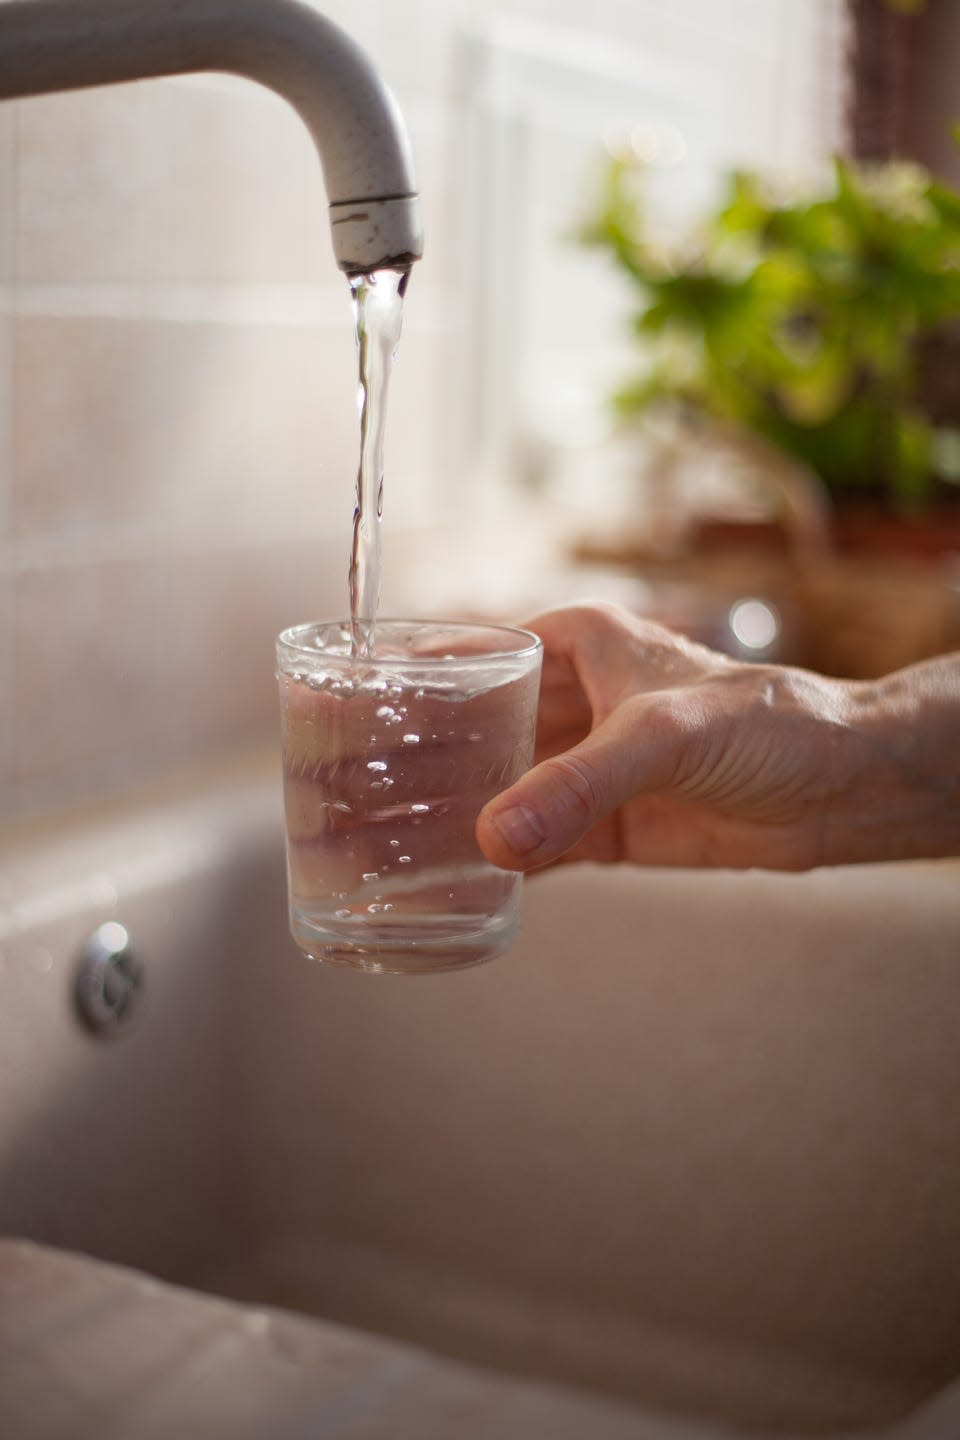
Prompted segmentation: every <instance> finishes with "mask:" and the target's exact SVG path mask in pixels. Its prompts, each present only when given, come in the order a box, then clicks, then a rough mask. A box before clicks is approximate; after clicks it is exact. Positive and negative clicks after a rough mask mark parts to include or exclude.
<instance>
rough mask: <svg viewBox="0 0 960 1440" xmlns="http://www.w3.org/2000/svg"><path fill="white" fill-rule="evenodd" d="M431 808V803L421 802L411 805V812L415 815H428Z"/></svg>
mask: <svg viewBox="0 0 960 1440" xmlns="http://www.w3.org/2000/svg"><path fill="white" fill-rule="evenodd" d="M429 809H430V806H429V805H420V804H417V805H411V806H410V811H411V813H412V814H414V815H426V814H427V812H428V811H429Z"/></svg>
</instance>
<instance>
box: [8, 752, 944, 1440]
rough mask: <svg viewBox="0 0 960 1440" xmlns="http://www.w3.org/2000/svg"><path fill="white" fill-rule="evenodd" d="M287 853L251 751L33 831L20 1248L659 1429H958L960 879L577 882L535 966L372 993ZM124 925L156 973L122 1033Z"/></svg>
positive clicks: (648, 877) (23, 844) (15, 887)
mask: <svg viewBox="0 0 960 1440" xmlns="http://www.w3.org/2000/svg"><path fill="white" fill-rule="evenodd" d="M281 837H282V830H281V819H280V789H279V781H278V777H277V776H276V775H275V774H274V772H273V768H272V765H271V766H267V767H264V766H261V765H258V764H256V763H250V764H248V765H245V766H244V767H243V768H242V769H241V768H239V767H238V766H237V765H232V766H230V767H229V768H228V769H225V770H224V771H223V772H221V773H219V774H210V775H207V776H204V777H203V778H202V780H198V778H197V777H196V776H191V777H187V778H185V779H184V782H183V784H182V786H180V787H177V786H167V787H166V788H165V791H164V793H163V794H162V795H153V796H150V795H146V796H144V797H143V798H142V799H141V800H139V801H138V802H137V803H135V804H129V805H124V806H115V807H113V808H112V809H111V810H102V811H99V812H97V813H94V814H91V815H87V816H76V817H74V818H73V819H71V820H70V821H69V823H64V824H60V825H53V824H49V823H48V824H45V825H42V826H37V827H34V828H33V829H32V830H26V831H24V830H21V831H20V832H18V833H17V834H16V835H14V836H10V837H9V838H8V840H7V842H6V844H5V847H4V849H3V850H2V852H0V905H2V909H0V984H2V989H3V1006H2V1011H0V1014H2V1019H0V1029H2V1043H0V1166H2V1170H0V1233H3V1234H6V1235H8V1236H17V1237H26V1238H28V1239H30V1240H33V1241H36V1242H40V1243H41V1244H43V1245H44V1246H49V1247H55V1248H57V1249H63V1250H70V1251H79V1252H82V1254H83V1255H86V1256H88V1257H95V1258H96V1259H98V1260H101V1261H112V1262H118V1263H120V1264H123V1265H126V1266H133V1267H136V1269H137V1270H139V1271H142V1272H147V1274H149V1275H150V1276H154V1277H159V1278H161V1279H164V1280H168V1281H172V1282H175V1283H177V1284H178V1285H183V1286H187V1287H190V1288H191V1289H192V1290H194V1291H204V1292H209V1293H211V1294H214V1295H217V1296H221V1297H227V1298H228V1299H230V1300H231V1301H234V1302H243V1303H246V1304H255V1305H257V1306H279V1307H282V1308H284V1309H286V1310H291V1311H296V1312H300V1313H301V1314H303V1315H307V1316H313V1317H321V1318H322V1319H323V1320H324V1321H325V1322H333V1323H334V1324H335V1325H339V1326H344V1327H350V1328H351V1330H361V1331H366V1332H368V1333H369V1334H371V1335H376V1336H378V1337H386V1338H387V1339H390V1340H394V1341H400V1342H403V1343H405V1344H408V1345H409V1344H412V1345H414V1346H417V1347H422V1348H423V1349H425V1350H426V1351H428V1352H430V1353H432V1354H434V1355H440V1356H443V1357H447V1358H448V1359H450V1360H452V1361H456V1362H467V1363H469V1364H472V1365H479V1366H482V1367H486V1369H487V1370H488V1371H489V1372H491V1373H494V1372H495V1373H497V1374H499V1375H501V1376H503V1375H509V1376H513V1377H523V1378H525V1379H528V1380H531V1381H536V1382H537V1383H545V1384H548V1385H557V1386H561V1387H567V1388H568V1389H570V1387H573V1389H571V1393H573V1390H576V1392H577V1393H579V1394H580V1396H581V1397H582V1396H588V1397H589V1396H593V1397H595V1398H597V1399H598V1400H599V1399H601V1398H602V1399H603V1400H604V1401H607V1402H611V1403H615V1404H616V1405H617V1406H620V1407H627V1408H628V1411H629V1413H635V1414H636V1416H637V1417H638V1418H637V1429H636V1434H637V1436H638V1437H640V1436H645V1435H647V1434H648V1433H649V1434H651V1435H652V1434H654V1433H657V1435H659V1434H660V1433H661V1432H660V1431H657V1432H654V1431H653V1430H649V1431H648V1430H644V1429H643V1428H642V1423H645V1422H642V1421H641V1417H642V1416H649V1415H654V1414H659V1415H673V1416H675V1417H676V1420H677V1423H678V1424H680V1423H681V1422H682V1423H683V1424H691V1425H696V1426H701V1427H703V1428H702V1429H696V1431H695V1432H694V1431H690V1432H687V1431H686V1430H685V1431H684V1432H683V1433H684V1434H685V1435H686V1434H687V1433H690V1434H694V1433H695V1434H696V1435H697V1436H698V1437H699V1436H700V1435H701V1434H703V1435H705V1436H706V1435H718V1436H719V1435H720V1434H723V1435H724V1436H726V1437H730V1436H732V1435H740V1434H744V1435H746V1434H751V1433H752V1434H757V1433H759V1434H763V1435H778V1434H779V1435H790V1436H799V1435H804V1436H807V1435H813V1434H830V1435H839V1434H844V1435H849V1434H852V1433H856V1434H858V1435H861V1434H862V1435H871V1436H876V1437H878V1440H879V1437H880V1436H883V1437H884V1440H887V1437H893V1436H894V1435H896V1436H901V1435H902V1436H903V1437H904V1440H908V1437H909V1440H914V1437H915V1436H916V1437H922V1440H940V1436H941V1435H942V1436H943V1437H944V1440H956V1436H957V1435H960V1396H958V1397H957V1403H956V1404H954V1405H952V1406H951V1405H950V1396H951V1393H952V1392H949V1389H948V1387H949V1385H950V1382H951V1381H952V1380H953V1379H954V1378H955V1377H956V1376H957V1375H958V1374H960V1287H958V1285H957V1279H956V1277H957V1275H958V1274H960V1206H958V1205H957V1200H956V1197H957V1195H958V1193H960V1110H958V1107H957V1103H956V1097H957V1095H958V1093H960V884H958V879H960V865H958V864H956V863H953V862H944V863H938V864H922V865H903V866H900V865H897V866H887V867H857V868H851V869H849V870H844V871H834V872H816V873H813V874H810V875H804V876H775V875H764V874H760V873H748V874H740V875H737V874H726V873H714V874H694V873H690V872H679V871H678V872H663V871H640V870H637V869H632V868H628V867H622V868H621V867H609V868H600V867H596V868H594V867H569V868H558V869H556V870H554V871H552V872H550V873H547V874H544V875H542V876H538V877H534V878H533V879H532V880H530V881H528V882H527V885H526V891H525V897H524V912H523V913H524V918H523V925H522V931H521V937H520V939H519V941H518V943H517V944H516V946H515V947H514V949H513V950H512V951H511V952H510V953H509V954H508V955H506V956H504V957H502V958H501V959H499V960H496V961H494V962H492V963H491V964H489V965H486V966H480V967H478V968H476V969H473V970H469V971H464V972H460V973H453V974H446V975H438V976H431V977H418V978H407V977H399V978H398V977H378V978H372V977H368V976H363V975H356V974H353V973H350V972H344V971H342V970H326V969H324V968H322V967H320V966H317V965H314V964H312V963H311V962H309V961H307V960H305V959H304V958H303V957H302V956H301V955H300V954H299V952H298V951H297V950H296V949H295V947H294V945H293V942H292V941H291V940H290V939H289V937H288V935H287V932H286V917H285V894H284V877H283V870H282V838H281ZM104 921H114V922H119V923H120V924H122V925H123V926H124V927H125V928H126V931H127V932H128V934H129V937H130V944H131V950H132V951H133V952H135V954H136V957H137V961H138V964H139V967H140V971H141V973H142V977H143V985H142V990H141V992H140V993H139V994H138V996H137V997H136V1003H134V1004H131V1006H130V1013H129V1018H128V1019H127V1020H125V1021H124V1023H123V1024H121V1025H120V1026H118V1028H117V1031H116V1033H115V1034H112V1035H110V1036H109V1038H107V1037H104V1036H99V1035H94V1034H93V1033H91V1032H90V1031H89V1030H88V1029H86V1028H84V1027H83V1026H82V1025H81V1024H80V1023H79V1022H78V1020H77V1018H76V1014H75V1011H74V1005H73V998H72V997H73V987H74V978H75V971H76V965H77V960H78V956H79V954H80V952H81V950H82V947H83V945H84V943H85V941H86V940H87V938H88V937H89V935H90V934H91V932H92V931H94V930H95V929H96V928H97V927H98V926H99V925H101V924H102V923H103V922H104ZM2 1297H3V1287H2V1283H0V1307H2ZM34 1358H35V1357H34ZM945 1390H946V1391H947V1397H946V1400H945V1399H944V1396H943V1394H942V1393H940V1392H944V1391H945ZM938 1393H939V1394H940V1398H939V1399H936V1398H935V1397H936V1396H937V1395H938ZM572 1403H573V1401H571V1404H572ZM945 1405H946V1406H947V1407H948V1409H945V1408H944V1407H945ZM931 1407H933V1408H931ZM948 1410H949V1413H948ZM930 1415H933V1417H934V1419H933V1420H932V1421H931V1420H929V1416H930ZM925 1416H926V1417H928V1418H927V1419H926V1420H925V1419H924V1417H925ZM945 1416H946V1418H944V1417H945ZM923 1425H926V1426H927V1428H926V1429H922V1428H918V1427H922V1426H923ZM931 1425H936V1426H940V1427H945V1428H941V1429H934V1428H930V1426H931ZM38 1433H39V1432H38ZM184 1433H189V1426H188V1427H187V1428H186V1429H185V1430H184ZM323 1433H324V1434H326V1433H328V1432H327V1431H324V1432H323ZM330 1433H331V1434H332V1433H333V1431H330ZM336 1433H337V1434H339V1433H341V1432H340V1431H337V1432H336ZM343 1433H344V1434H346V1433H348V1432H347V1431H344V1432H343ZM349 1433H350V1434H351V1435H353V1433H354V1432H353V1431H352V1430H350V1431H349ZM357 1433H360V1432H357ZM363 1433H364V1434H365V1433H366V1432H363ZM371 1433H372V1432H371ZM377 1433H378V1434H379V1433H380V1432H379V1431H378V1432H377ZM383 1433H387V1432H386V1431H384V1432H383ZM460 1433H461V1434H463V1435H465V1436H469V1435H470V1434H471V1433H472V1432H470V1430H469V1428H464V1429H461V1431H460ZM476 1433H477V1434H478V1435H479V1434H480V1431H479V1430H478V1431H477V1432H476ZM487 1433H488V1432H487V1431H484V1432H483V1434H484V1435H485V1436H486V1435H487ZM490 1433H492V1432H490ZM496 1433H497V1435H498V1436H499V1435H500V1433H501V1432H500V1431H497V1432H496ZM503 1433H504V1434H509V1433H511V1432H510V1431H504V1432H503ZM598 1433H599V1432H598ZM611 1433H612V1432H611ZM618 1433H619V1432H618ZM22 1434H23V1435H24V1436H29V1435H30V1432H29V1431H27V1430H24V1431H23V1432H22ZM677 1434H678V1435H679V1434H680V1432H679V1431H677ZM584 1440H587V1437H586V1436H584Z"/></svg>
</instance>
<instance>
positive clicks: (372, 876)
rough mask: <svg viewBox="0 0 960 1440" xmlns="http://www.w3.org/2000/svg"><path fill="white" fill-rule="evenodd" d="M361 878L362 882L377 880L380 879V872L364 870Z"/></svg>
mask: <svg viewBox="0 0 960 1440" xmlns="http://www.w3.org/2000/svg"><path fill="white" fill-rule="evenodd" d="M363 878H364V880H379V879H380V871H379V870H366V871H364V875H363Z"/></svg>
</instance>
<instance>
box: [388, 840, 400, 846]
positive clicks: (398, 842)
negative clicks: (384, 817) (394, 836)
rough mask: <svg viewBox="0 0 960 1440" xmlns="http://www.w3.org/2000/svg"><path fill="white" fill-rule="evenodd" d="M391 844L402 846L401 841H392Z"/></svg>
mask: <svg viewBox="0 0 960 1440" xmlns="http://www.w3.org/2000/svg"><path fill="white" fill-rule="evenodd" d="M390 844H391V845H399V844H400V841H399V840H391V841H390Z"/></svg>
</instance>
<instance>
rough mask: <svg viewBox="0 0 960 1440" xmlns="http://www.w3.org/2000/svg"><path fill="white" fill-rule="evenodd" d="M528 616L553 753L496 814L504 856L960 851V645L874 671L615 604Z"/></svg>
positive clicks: (687, 860) (497, 859)
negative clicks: (756, 656) (842, 672)
mask: <svg viewBox="0 0 960 1440" xmlns="http://www.w3.org/2000/svg"><path fill="white" fill-rule="evenodd" d="M526 628H528V629H531V630H533V631H535V632H536V633H537V634H539V635H540V636H541V638H542V640H543V644H544V671H543V684H542V688H541V698H540V710H539V716H538V731H537V752H536V763H535V766H534V768H533V769H532V770H530V771H528V772H527V774H526V775H525V776H523V777H522V778H521V779H520V780H519V781H518V782H517V783H516V784H514V785H512V786H511V787H510V788H509V789H507V790H505V791H503V792H502V793H501V794H500V795H498V796H497V797H496V798H495V799H494V800H492V801H490V802H489V803H488V804H487V805H486V806H485V808H484V809H483V810H482V811H481V814H480V816H479V819H478V822H477V839H478V842H479V844H480V847H481V849H482V850H483V852H484V854H485V855H486V856H487V858H488V859H489V860H491V861H492V862H493V863H494V864H496V865H499V866H502V867H503V868H505V869H512V870H529V869H534V868H537V867H539V866H542V865H546V864H550V863H552V862H554V861H556V860H559V859H561V858H562V859H564V860H567V861H571V860H599V861H623V860H627V861H633V862H635V863H637V864H645V865H685V866H727V867H731V868H737V869H741V868H746V867H751V866H760V867H764V868H767V869H774V870H804V869H809V868H811V867H813V866H816V865H828V864H840V863H845V862H851V861H862V860H883V859H894V858H910V857H916V856H932V855H947V854H957V853H960V744H958V739H957V737H958V735H960V657H957V656H954V657H945V658H944V659H942V660H939V661H931V662H928V663H927V664H925V665H920V666H915V667H911V669H909V670H905V671H902V672H900V673H899V674H898V675H895V676H891V677H889V678H888V679H887V680H885V681H880V682H877V683H876V684H870V683H863V682H852V681H843V680H832V679H827V678H825V677H823V676H819V675H814V674H812V673H810V672H807V671H803V670H798V669H793V668H789V667H785V666H774V665H748V664H743V663H740V662H737V661H733V660H730V659H727V658H726V657H725V656H722V655H718V654H715V653H714V652H712V651H710V650H707V649H705V648H704V647H703V646H700V645H696V644H694V643H692V642H691V641H689V640H686V639H684V638H682V637H681V636H678V635H675V634H673V633H672V632H670V631H668V630H665V629H664V628H663V627H661V626H659V625H655V624H653V623H651V622H650V621H645V620H641V619H638V618H637V617H635V616H633V615H631V614H630V613H629V612H627V611H625V610H621V609H619V608H618V607H615V606H611V605H605V604H601V605H574V606H570V607H567V608H563V609H559V610H554V611H550V612H548V613H546V614H544V615H541V616H539V617H538V618H537V619H534V620H531V621H529V622H527V624H526Z"/></svg>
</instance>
